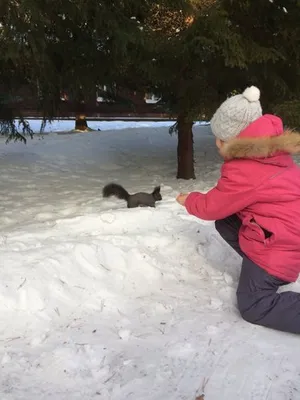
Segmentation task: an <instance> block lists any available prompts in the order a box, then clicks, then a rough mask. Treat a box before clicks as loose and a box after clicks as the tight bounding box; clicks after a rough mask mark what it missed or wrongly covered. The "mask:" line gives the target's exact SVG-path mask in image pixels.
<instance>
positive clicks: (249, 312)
mask: <svg viewBox="0 0 300 400" xmlns="http://www.w3.org/2000/svg"><path fill="white" fill-rule="evenodd" d="M237 306H238V310H239V312H240V314H241V317H242V318H243V319H244V320H245V321H247V322H249V323H251V324H258V323H259V320H260V319H261V316H262V313H263V311H262V310H261V307H259V306H258V304H257V301H256V299H254V298H253V297H252V296H251V293H239V292H237Z"/></svg>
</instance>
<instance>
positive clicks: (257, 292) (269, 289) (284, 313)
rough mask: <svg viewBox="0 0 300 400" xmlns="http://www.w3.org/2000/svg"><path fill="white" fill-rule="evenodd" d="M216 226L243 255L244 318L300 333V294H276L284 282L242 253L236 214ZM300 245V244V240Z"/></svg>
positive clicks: (241, 302) (240, 293)
mask: <svg viewBox="0 0 300 400" xmlns="http://www.w3.org/2000/svg"><path fill="white" fill-rule="evenodd" d="M215 226H216V229H217V231H218V232H219V234H220V235H221V237H222V238H223V239H224V240H225V241H226V242H227V243H228V244H229V245H230V246H231V247H232V248H233V249H234V250H235V251H236V252H237V253H238V254H239V255H240V256H241V257H242V258H243V262H242V270H241V275H240V280H239V284H238V289H237V305H238V309H239V311H240V313H241V316H242V317H243V319H244V320H246V321H248V322H250V323H252V324H256V325H262V326H265V327H268V328H272V329H277V330H279V331H284V332H290V333H300V293H296V292H291V291H288V292H283V293H280V294H279V293H277V290H278V288H279V287H280V286H283V285H287V284H288V283H289V282H285V281H283V280H281V279H278V278H276V277H275V276H272V275H270V274H268V273H267V272H266V271H265V270H264V269H262V268H260V267H259V266H258V265H256V264H254V263H253V262H252V261H251V260H249V258H248V257H246V255H245V254H244V253H243V252H242V250H241V248H240V246H239V240H238V233H239V229H240V227H241V220H240V219H239V218H238V216H237V215H232V216H230V217H228V218H225V219H222V220H218V221H216V222H215ZM299 245H300V243H299Z"/></svg>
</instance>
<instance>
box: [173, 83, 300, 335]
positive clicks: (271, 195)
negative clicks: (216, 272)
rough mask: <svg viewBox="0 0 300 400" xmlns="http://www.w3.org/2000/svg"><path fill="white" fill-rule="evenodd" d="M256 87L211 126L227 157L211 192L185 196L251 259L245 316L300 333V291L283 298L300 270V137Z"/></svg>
mask: <svg viewBox="0 0 300 400" xmlns="http://www.w3.org/2000/svg"><path fill="white" fill-rule="evenodd" d="M259 97H260V91H259V89H258V88H256V87H254V86H252V87H250V88H247V89H246V90H245V91H244V93H243V94H239V95H237V96H233V97H231V98H229V99H227V100H226V101H225V102H224V103H223V104H222V105H221V106H220V107H219V109H218V110H217V111H216V112H215V114H214V116H213V118H212V120H211V129H212V132H213V134H214V135H215V137H216V144H217V147H218V149H219V152H220V154H221V155H222V157H223V158H224V163H223V165H222V169H221V177H220V179H219V181H218V183H217V185H216V186H215V187H214V188H213V189H211V190H210V191H209V192H208V193H206V194H203V193H199V192H192V193H190V194H180V195H179V196H178V197H177V201H178V202H179V203H180V204H182V205H184V206H185V207H186V209H187V211H188V213H190V214H192V215H195V216H196V217H198V218H201V219H203V220H215V226H216V229H217V231H218V232H219V234H220V235H221V236H222V237H223V239H224V240H225V241H226V242H227V243H228V244H229V245H230V246H231V247H232V248H233V249H234V250H235V251H236V252H237V253H238V254H239V255H240V256H241V257H242V258H243V261H242V269H241V275H240V280H239V284H238V289H237V304H238V308H239V311H240V313H241V315H242V317H243V318H244V319H245V320H246V321H248V322H251V323H253V324H258V325H263V326H266V327H269V328H273V329H278V330H281V331H286V332H292V333H300V293H295V292H291V291H289V292H284V293H281V294H278V293H277V290H278V288H279V287H280V286H282V285H286V284H288V283H290V282H294V281H296V280H297V278H298V275H299V272H300V168H299V167H298V166H297V165H296V164H295V163H294V161H293V159H292V156H291V154H295V153H297V152H298V153H299V152H300V134H299V133H296V132H291V131H289V130H286V131H284V129H283V124H282V121H281V119H280V118H278V117H276V116H274V115H268V114H265V115H262V109H261V105H260V102H259Z"/></svg>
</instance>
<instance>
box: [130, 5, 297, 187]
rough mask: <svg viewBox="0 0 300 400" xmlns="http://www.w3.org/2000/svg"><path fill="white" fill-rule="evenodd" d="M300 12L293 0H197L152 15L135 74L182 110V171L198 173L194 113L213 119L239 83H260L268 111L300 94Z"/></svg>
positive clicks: (172, 106) (190, 174)
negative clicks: (195, 159) (282, 0)
mask: <svg viewBox="0 0 300 400" xmlns="http://www.w3.org/2000/svg"><path fill="white" fill-rule="evenodd" d="M299 11H300V8H299V2H295V1H292V0H291V1H287V2H286V1H285V2H284V4H283V2H280V1H276V0H274V2H273V3H272V2H269V1H266V0H242V1H239V2H235V1H232V0H219V1H215V0H212V1H209V0H206V1H201V0H191V1H187V4H186V8H185V9H184V10H182V11H176V10H175V11H174V10H173V11H172V12H171V16H172V17H171V16H170V10H169V9H162V8H159V10H157V9H156V10H155V12H153V13H151V14H149V18H148V21H147V26H146V38H147V40H148V42H147V46H146V48H145V49H144V51H143V52H140V56H141V57H140V59H139V61H138V62H137V61H134V62H133V65H132V66H131V70H130V74H131V75H133V76H135V81H136V82H138V85H142V84H144V85H145V86H146V88H148V89H149V88H152V89H153V88H154V90H155V91H156V92H157V94H160V95H162V98H163V101H164V102H165V104H166V105H168V107H169V110H170V114H171V115H172V114H173V115H176V116H177V124H176V127H175V129H176V130H177V131H178V151H177V153H178V170H177V178H183V179H191V178H195V174H194V165H193V134H192V125H193V120H195V119H198V118H200V119H205V120H209V119H210V117H211V115H212V112H213V111H214V110H215V109H216V108H217V106H218V105H219V104H220V102H221V101H223V100H224V99H225V98H226V96H229V95H230V94H231V93H232V91H233V90H237V91H242V90H243V89H244V88H245V86H246V85H249V84H256V85H258V86H259V87H260V88H261V90H262V101H263V105H264V108H265V110H266V111H272V110H274V109H275V107H276V104H280V103H282V102H283V101H284V100H286V99H290V98H292V99H295V98H296V99H297V98H299V90H300V79H299V78H300V76H299V69H298V65H299V56H300V47H299V43H298V42H299V38H300V35H299V24H298V21H299V16H300V12H299ZM170 20H172V21H173V26H172V24H171V23H170Z"/></svg>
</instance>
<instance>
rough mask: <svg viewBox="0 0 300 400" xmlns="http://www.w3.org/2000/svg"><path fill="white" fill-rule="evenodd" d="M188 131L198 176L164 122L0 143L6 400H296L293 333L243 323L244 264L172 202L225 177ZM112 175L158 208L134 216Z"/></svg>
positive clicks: (1, 385)
mask: <svg viewBox="0 0 300 400" xmlns="http://www.w3.org/2000/svg"><path fill="white" fill-rule="evenodd" d="M194 133H195V159H196V163H197V164H196V172H197V180H196V181H177V180H176V179H175V172H176V142H177V138H176V136H170V135H169V134H168V128H167V126H158V125H157V124H156V125H155V124H152V127H149V128H135V129H132V128H129V129H122V130H113V131H101V132H91V133H82V134H65V135H58V134H55V133H53V134H49V135H45V136H44V138H40V137H39V136H38V135H35V137H34V139H33V140H28V144H27V145H26V146H25V145H24V144H22V143H10V144H8V145H5V139H3V138H2V139H0V168H1V177H0V188H1V196H0V227H1V230H0V312H1V314H0V315H1V317H0V368H1V369H0V371H1V372H0V399H1V400H48V399H49V400H50V399H51V400H75V399H80V400H90V399H101V400H125V399H126V400H127V399H128V400H194V399H195V397H196V396H197V395H199V394H202V390H203V385H204V386H205V390H204V392H205V400H220V399H225V400H229V399H230V400H250V399H255V400H294V399H295V400H299V399H300V347H299V337H298V336H296V335H289V334H285V333H280V332H276V331H272V330H268V329H265V328H261V327H257V326H253V325H250V324H247V323H246V322H244V321H243V320H242V319H241V318H240V316H239V314H238V312H237V309H236V305H235V289H236V286H237V279H238V275H239V265H240V260H239V258H238V256H236V255H235V254H234V253H233V252H232V251H231V249H230V248H229V247H228V246H227V245H226V244H225V243H223V242H222V240H221V239H220V238H219V237H218V235H217V234H216V232H215V230H214V226H213V223H207V222H203V221H200V220H198V219H196V218H193V217H191V216H188V215H187V213H186V211H185V209H184V208H182V207H180V206H179V205H178V204H177V203H176V202H175V196H176V195H177V193H178V192H179V191H190V190H192V189H198V190H203V191H206V190H208V189H209V188H210V187H211V186H212V185H213V184H214V183H215V181H216V180H217V178H218V175H219V166H220V162H221V160H220V159H219V156H218V155H217V152H216V151H215V146H214V142H213V138H212V135H211V134H210V131H209V127H203V126H202V127H201V126H196V127H195V129H194ZM110 181H115V182H119V183H121V184H123V185H124V186H125V188H127V189H128V190H129V191H130V192H136V191H139V190H143V191H150V190H152V189H153V187H154V185H157V184H161V188H162V195H163V201H161V202H160V203H159V204H158V205H157V207H156V208H155V209H148V208H139V209H127V208H126V205H125V203H124V202H123V201H120V200H117V199H114V198H110V199H105V200H104V199H102V197H101V190H102V187H103V186H104V184H106V183H108V182H110ZM293 286H294V289H295V290H298V291H299V290H300V285H299V283H295V284H294V285H293ZM205 384H206V385H205Z"/></svg>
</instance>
